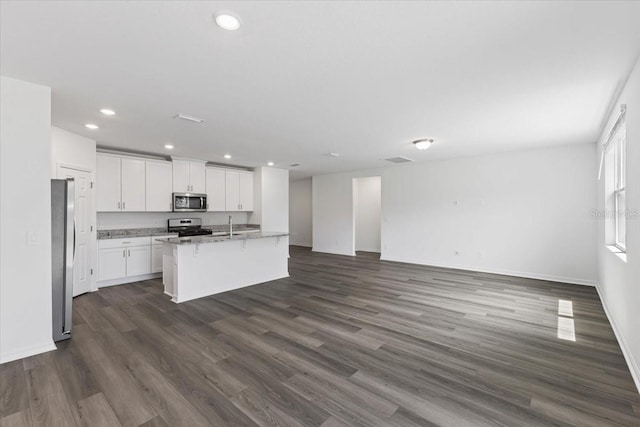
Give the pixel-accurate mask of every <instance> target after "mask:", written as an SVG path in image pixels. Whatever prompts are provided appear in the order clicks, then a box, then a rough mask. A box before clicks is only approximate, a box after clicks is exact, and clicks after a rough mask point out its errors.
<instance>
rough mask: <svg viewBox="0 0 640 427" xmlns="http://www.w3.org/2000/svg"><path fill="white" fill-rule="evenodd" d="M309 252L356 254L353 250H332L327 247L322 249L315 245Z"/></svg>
mask: <svg viewBox="0 0 640 427" xmlns="http://www.w3.org/2000/svg"><path fill="white" fill-rule="evenodd" d="M311 252H320V253H323V254H332V255H345V256H356V253H355V252H342V251H332V250H329V249H322V248H316V247H312V248H311Z"/></svg>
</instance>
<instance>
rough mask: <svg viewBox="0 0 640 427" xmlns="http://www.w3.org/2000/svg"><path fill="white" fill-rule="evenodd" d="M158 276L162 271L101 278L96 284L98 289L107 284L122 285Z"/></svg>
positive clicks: (160, 275)
mask: <svg viewBox="0 0 640 427" xmlns="http://www.w3.org/2000/svg"><path fill="white" fill-rule="evenodd" d="M159 277H162V273H151V274H143V275H140V276H133V277H122V278H120V279H113V280H103V281H101V282H98V283H97V285H98V289H100V288H106V287H107V286H115V285H124V284H125V283H133V282H141V281H143V280H149V279H157V278H159Z"/></svg>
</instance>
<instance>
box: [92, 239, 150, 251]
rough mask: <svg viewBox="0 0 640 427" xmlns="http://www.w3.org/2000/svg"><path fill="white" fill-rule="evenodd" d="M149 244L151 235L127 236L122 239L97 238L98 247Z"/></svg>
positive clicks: (107, 247)
mask: <svg viewBox="0 0 640 427" xmlns="http://www.w3.org/2000/svg"><path fill="white" fill-rule="evenodd" d="M150 244H151V237H149V236H146V237H129V238H123V239H101V240H98V249H109V248H125V247H127V248H128V247H131V246H145V245H147V246H148V245H150Z"/></svg>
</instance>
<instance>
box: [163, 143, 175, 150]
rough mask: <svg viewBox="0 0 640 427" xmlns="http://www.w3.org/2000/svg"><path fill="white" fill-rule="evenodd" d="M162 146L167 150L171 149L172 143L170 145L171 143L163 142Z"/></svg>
mask: <svg viewBox="0 0 640 427" xmlns="http://www.w3.org/2000/svg"><path fill="white" fill-rule="evenodd" d="M164 148H166V149H167V150H173V145H171V144H164Z"/></svg>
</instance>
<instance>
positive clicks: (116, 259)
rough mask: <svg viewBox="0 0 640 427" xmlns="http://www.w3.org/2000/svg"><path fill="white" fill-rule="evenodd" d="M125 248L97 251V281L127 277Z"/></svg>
mask: <svg viewBox="0 0 640 427" xmlns="http://www.w3.org/2000/svg"><path fill="white" fill-rule="evenodd" d="M125 251H126V249H125V248H110V249H99V250H98V280H113V279H120V278H122V277H126V276H127V255H126V252H125Z"/></svg>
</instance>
